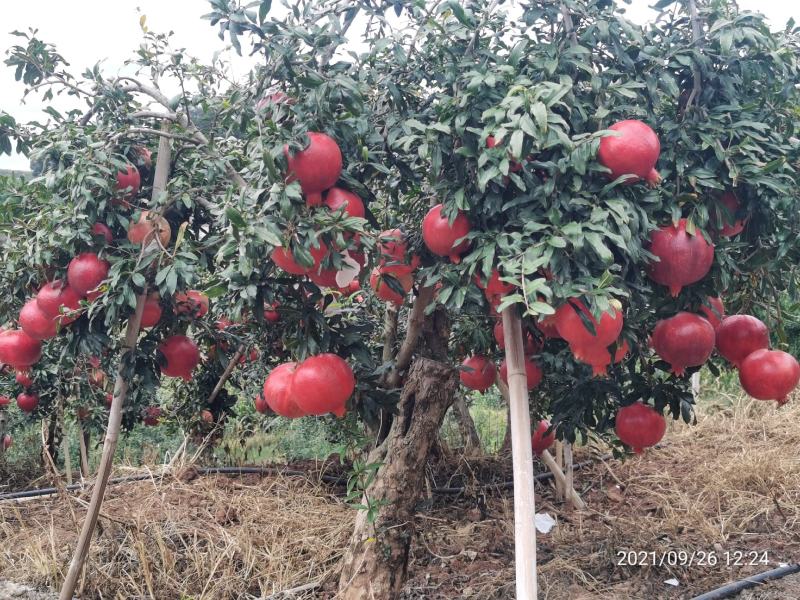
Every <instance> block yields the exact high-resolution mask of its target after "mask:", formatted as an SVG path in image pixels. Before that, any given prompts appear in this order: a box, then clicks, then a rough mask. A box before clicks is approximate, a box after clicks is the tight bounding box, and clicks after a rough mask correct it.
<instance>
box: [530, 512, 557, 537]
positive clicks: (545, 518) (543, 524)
mask: <svg viewBox="0 0 800 600" xmlns="http://www.w3.org/2000/svg"><path fill="white" fill-rule="evenodd" d="M534 522H535V523H536V531H538V532H539V533H550V530H551V529H552V528H553V527H555V524H556V520H555V519H554V518H553V517H551V516H550V515H549V514H547V513H536V517H535V519H534Z"/></svg>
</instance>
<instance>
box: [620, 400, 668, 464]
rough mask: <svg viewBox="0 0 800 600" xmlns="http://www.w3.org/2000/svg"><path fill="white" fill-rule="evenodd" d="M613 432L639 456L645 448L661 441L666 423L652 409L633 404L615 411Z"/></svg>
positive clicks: (665, 429) (638, 403)
mask: <svg viewBox="0 0 800 600" xmlns="http://www.w3.org/2000/svg"><path fill="white" fill-rule="evenodd" d="M615 430H616V432H617V437H618V438H619V439H620V440H621V441H622V443H623V444H625V445H627V446H630V447H631V448H633V451H634V452H636V454H641V453H642V451H643V450H644V449H645V448H649V447H651V446H655V445H656V444H657V443H658V442H660V441H661V438H663V437H664V433H665V432H666V431H667V422H666V420H665V419H664V417H663V416H661V415H660V414H659V413H658V411H656V410H655V409H654V408H651V407H650V406H647V405H646V404H642V403H641V402H635V403H633V404H630V405H628V406H623V407H622V408H620V409H619V410H618V411H617V418H616V425H615Z"/></svg>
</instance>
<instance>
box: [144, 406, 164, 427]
mask: <svg viewBox="0 0 800 600" xmlns="http://www.w3.org/2000/svg"><path fill="white" fill-rule="evenodd" d="M160 422H161V409H160V408H159V407H158V406H148V407H147V408H145V409H144V415H143V418H142V423H144V424H145V425H147V426H148V427H155V426H156V425H158V424H159V423H160Z"/></svg>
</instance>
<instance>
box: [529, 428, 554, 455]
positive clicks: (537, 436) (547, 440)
mask: <svg viewBox="0 0 800 600" xmlns="http://www.w3.org/2000/svg"><path fill="white" fill-rule="evenodd" d="M548 429H550V421H546V420H544V419H542V420H541V421H539V424H538V425H537V426H536V431H534V432H533V435H532V436H531V445H532V446H533V453H534V454H536V456H541V455H542V453H543V452H544V451H545V450H547V449H548V448H550V447H551V446H552V445H553V444H555V443H556V432H555V431H551V432H550V433H547V430H548Z"/></svg>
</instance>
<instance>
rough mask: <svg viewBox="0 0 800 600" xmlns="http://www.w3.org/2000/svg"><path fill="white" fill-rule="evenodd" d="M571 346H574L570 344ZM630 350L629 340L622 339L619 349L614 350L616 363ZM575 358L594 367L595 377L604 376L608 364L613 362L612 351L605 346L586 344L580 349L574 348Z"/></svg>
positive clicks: (593, 373) (606, 372)
mask: <svg viewBox="0 0 800 600" xmlns="http://www.w3.org/2000/svg"><path fill="white" fill-rule="evenodd" d="M570 348H572V347H571V346H570ZM629 351H630V346H629V345H628V342H627V340H622V343H621V344H618V345H617V350H616V352H614V361H613V362H614V364H617V363H618V362H620V361H621V360H622V359H623V358H625V355H626V354H628V352H629ZM572 352H573V354H574V355H575V358H577V359H578V360H580V361H581V362H584V363H586V364H587V365H589V366H590V367H592V375H593V376H594V377H604V376H606V375H607V374H608V366H609V365H610V364H611V362H612V361H611V353H610V352H609V351H608V348H607V347H605V346H584V347H583V348H581V349H580V350H575V349H573V350H572Z"/></svg>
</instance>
